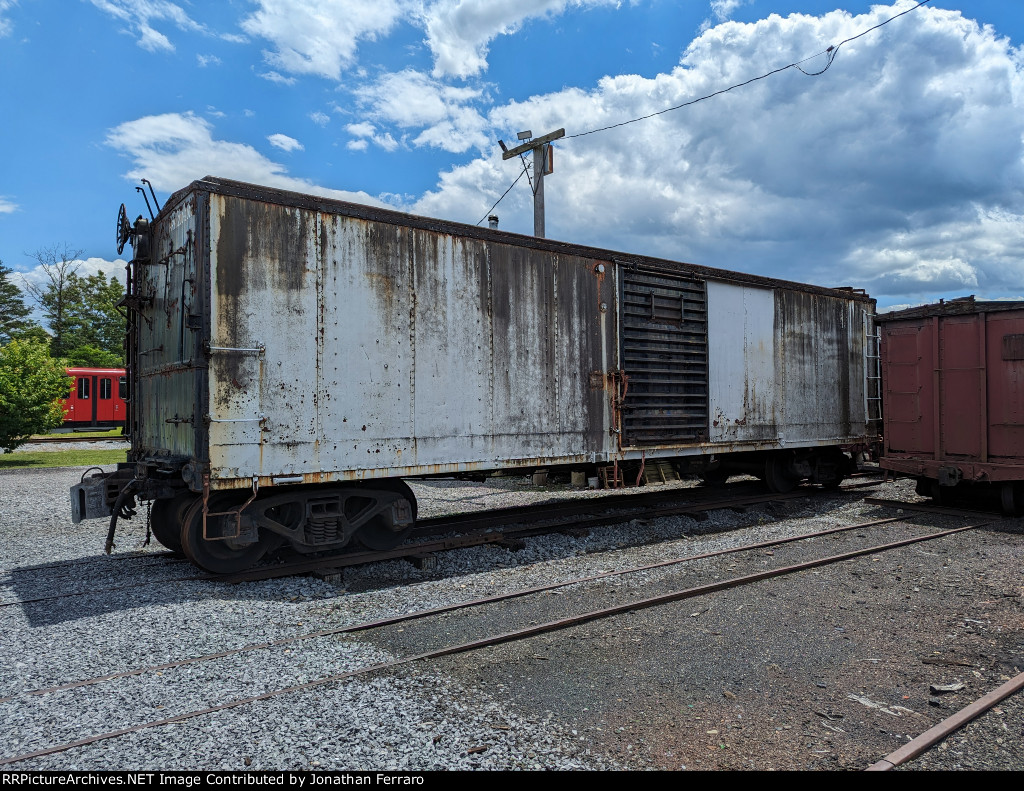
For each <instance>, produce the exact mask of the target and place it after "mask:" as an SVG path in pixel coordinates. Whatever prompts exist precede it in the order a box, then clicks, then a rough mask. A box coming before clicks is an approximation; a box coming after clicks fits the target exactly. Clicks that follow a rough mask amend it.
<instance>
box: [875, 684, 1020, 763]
mask: <svg viewBox="0 0 1024 791" xmlns="http://www.w3.org/2000/svg"><path fill="white" fill-rule="evenodd" d="M1022 689H1024V673H1020V674H1018V675H1016V676H1014V677H1013V678H1011V679H1010V680H1009V681H1007V682H1006V683H1005V684H1003V685H1002V686H999V687H996V688H995V689H994V690H992V691H991V692H989V693H988V694H987V695H985V696H983V697H981V698H978V699H977V700H976V701H974V703H971V704H970V705H968V706H965V707H964V708H962V709H960V711H958V712H956V713H955V714H952V715H950V716H949V717H946V719H944V720H943V721H942V722H940V723H938V724H937V725H935V726H933V727H931V728H929V729H928V730H926V731H925V732H924V733H922V734H921V735H920V736H918V737H917V738H916V739H913V740H911V741H909V742H907V743H906V744H904V745H903V746H902V747H900V748H899V749H898V750H895V751H894V752H891V753H889V754H888V755H887V756H885V758H882V759H881V760H880V761H877V762H876V763H873V764H871V766H869V767H868V768H867V769H866V770H865V771H867V772H888V771H889V770H890V769H895V768H896V767H897V766H900V765H901V764H905V763H906V762H907V761H911V760H913V759H914V758H917V757H918V756H919V755H921V753H923V752H926V751H927V750H929V749H931V747H933V746H934V745H935V744H936V743H938V742H940V741H942V740H943V739H945V738H946V737H947V736H949V735H950V734H952V733H953V732H954V731H957V730H959V729H960V728H962V727H963V726H964V725H966V724H967V723H969V722H970V721H971V720H974V719H976V718H977V717H979V716H981V715H982V714H984V713H985V712H986V711H988V710H989V709H991V708H992V707H993V706H995V705H996V704H997V703H999V702H1001V701H1003V700H1006V698H1008V697H1010V695H1013V694H1015V693H1017V692H1020V690H1022Z"/></svg>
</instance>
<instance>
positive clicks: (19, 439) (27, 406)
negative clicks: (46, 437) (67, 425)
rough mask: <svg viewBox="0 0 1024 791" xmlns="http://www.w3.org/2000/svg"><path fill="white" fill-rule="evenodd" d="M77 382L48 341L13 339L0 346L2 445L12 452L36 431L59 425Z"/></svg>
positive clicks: (0, 426) (0, 421) (0, 444)
mask: <svg viewBox="0 0 1024 791" xmlns="http://www.w3.org/2000/svg"><path fill="white" fill-rule="evenodd" d="M73 381H74V380H73V379H72V378H71V377H70V376H68V375H67V371H65V370H64V363H63V361H61V360H55V359H53V358H52V357H50V354H49V352H48V351H47V348H46V344H45V343H39V342H38V341H11V342H10V343H8V344H7V345H6V346H3V347H0V448H3V449H4V450H6V451H12V450H14V449H15V448H16V447H18V446H19V445H21V444H23V443H24V442H25V441H26V440H28V438H29V437H30V436H31V435H32V434H40V433H43V432H46V431H49V430H50V429H51V428H55V427H56V426H59V425H60V424H61V423H62V422H63V420H64V399H66V398H67V397H68V394H69V393H70V392H71V384H72V382H73Z"/></svg>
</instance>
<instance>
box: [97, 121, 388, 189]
mask: <svg viewBox="0 0 1024 791" xmlns="http://www.w3.org/2000/svg"><path fill="white" fill-rule="evenodd" d="M106 142H107V144H108V145H110V146H112V147H114V148H116V149H118V150H120V151H123V152H125V153H127V155H128V156H129V157H130V158H131V160H132V168H131V169H130V170H129V171H128V172H127V173H126V174H125V177H126V178H128V179H130V180H132V181H138V180H139V179H141V178H148V179H149V180H150V181H151V182H152V183H153V186H154V187H155V188H156V189H157V190H162V191H167V192H173V191H174V190H178V189H181V188H182V187H184V186H185V185H187V184H188V183H190V182H191V181H194V180H196V179H200V178H203V177H204V176H220V177H223V178H230V179H236V180H239V181H248V182H252V183H254V184H262V185H265V186H268V187H278V188H280V189H287V190H295V191H298V192H308V193H314V194H317V195H323V196H325V197H328V198H338V199H340V200H347V201H355V202H357V203H368V204H372V205H376V206H381V205H383V203H382V202H381V201H379V200H378V199H376V198H374V197H372V196H370V195H368V194H366V193H364V192H348V191H346V190H337V189H331V188H328V187H323V186H320V185H318V184H314V183H313V182H310V181H308V180H307V179H301V178H296V177H294V176H289V175H288V172H287V168H285V166H284V165H282V164H280V163H279V162H274V161H273V160H270V159H268V158H267V157H265V156H263V155H262V154H261V153H259V152H258V151H257V150H256V149H254V148H253V147H252V146H249V145H246V144H244V143H234V142H230V141H227V140H218V139H216V138H215V137H214V136H213V126H212V125H211V124H210V122H209V121H206V120H205V119H202V118H199V117H198V116H196V115H194V114H192V113H165V114H163V115H150V116H145V117H143V118H138V119H136V120H134V121H128V122H126V123H123V124H121V125H120V126H117V127H115V128H114V129H111V130H110V132H109V133H108V135H107V138H106Z"/></svg>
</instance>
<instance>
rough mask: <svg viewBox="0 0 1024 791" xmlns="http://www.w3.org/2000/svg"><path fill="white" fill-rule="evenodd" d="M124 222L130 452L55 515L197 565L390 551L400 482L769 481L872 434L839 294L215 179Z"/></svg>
mask: <svg viewBox="0 0 1024 791" xmlns="http://www.w3.org/2000/svg"><path fill="white" fill-rule="evenodd" d="M119 228H120V239H119V241H120V242H121V244H122V245H123V244H124V243H125V241H127V240H129V239H130V240H131V242H132V245H133V248H134V258H133V260H132V262H131V265H130V282H129V292H130V293H129V295H128V297H127V298H126V306H127V308H128V310H129V317H130V318H129V327H128V341H129V366H128V367H129V374H128V378H129V385H130V393H131V405H130V414H129V418H128V429H127V430H128V432H129V433H130V435H131V443H132V444H131V451H130V453H129V462H128V464H126V465H124V467H123V469H122V470H119V472H118V473H116V474H115V475H114V476H112V477H107V478H103V477H99V476H97V477H95V478H90V479H88V480H86V481H85V482H84V483H83V484H81V485H79V486H77V487H75V488H74V489H73V490H72V507H73V511H74V515H75V519H76V521H77V520H78V519H80V518H89V517H93V516H101V515H110V514H111V513H112V512H113V513H114V514H115V516H114V519H115V520H116V513H117V512H122V513H127V511H126V508H127V507H128V505H129V504H130V502H131V501H132V498H135V497H139V498H143V499H154V500H155V501H156V502H155V504H154V510H153V527H154V531H155V532H156V534H157V536H158V538H159V539H160V540H161V541H162V542H163V543H165V544H167V545H168V546H172V547H173V548H179V547H180V548H182V549H184V551H185V553H186V554H188V555H189V556H190V557H191V558H192V559H193V560H194V561H195V562H197V563H199V564H200V565H203V566H205V567H207V568H211V569H215V570H226V569H231V568H238V567H241V566H245V565H248V564H250V563H252V562H254V561H255V560H256V559H258V557H259V556H260V555H262V554H263V553H264V552H265V551H267V549H269V548H271V547H272V546H275V545H277V544H280V543H281V542H290V543H291V544H292V545H293V546H294V547H296V548H297V549H300V550H302V551H314V550H320V549H324V548H332V547H340V546H342V545H344V544H345V543H346V542H348V541H349V540H350V539H351V538H352V537H353V536H357V537H358V538H359V539H360V540H362V541H363V542H364V543H366V544H368V545H370V546H383V545H387V544H391V543H394V542H396V541H398V540H401V538H402V537H403V536H404V535H405V534H406V533H407V531H408V529H409V528H410V526H411V524H412V522H413V519H414V515H415V502H414V499H413V497H412V493H411V491H410V490H409V488H408V487H407V486H406V485H404V484H403V483H401V478H402V477H410V476H426V475H451V474H467V473H475V472H483V471H488V470H501V469H511V468H519V469H523V468H527V469H528V468H535V467H540V466H543V467H548V468H549V467H552V466H555V465H568V466H573V467H583V466H592V465H613V464H615V463H623V462H628V461H631V460H636V461H639V460H644V461H647V460H652V459H658V458H662V459H673V460H675V463H676V464H677V465H678V466H680V467H685V468H686V469H689V470H692V471H695V472H701V473H703V474H705V475H706V476H707V477H709V478H711V477H715V476H716V475H718V476H721V475H724V474H727V473H728V472H729V471H741V470H742V471H750V472H754V473H755V474H758V475H760V476H762V477H764V478H765V480H766V481H767V483H768V484H769V486H771V487H772V488H774V489H777V490H783V489H786V488H790V487H791V486H793V485H795V484H796V482H797V481H799V480H801V479H810V480H812V481H815V482H819V483H825V484H837V483H838V482H839V480H841V478H842V475H843V474H844V471H845V464H846V462H847V459H846V457H845V456H844V455H843V454H842V453H841V448H843V447H847V448H849V447H850V446H855V445H857V444H861V443H865V442H866V441H867V440H868V438H869V435H870V433H871V430H872V426H871V425H870V421H869V410H868V404H869V400H870V398H871V397H872V395H873V394H872V393H870V392H869V384H870V381H869V377H868V367H869V366H868V365H867V363H868V360H867V356H866V350H867V346H866V336H867V334H868V331H869V329H870V327H871V324H872V319H873V314H874V301H873V300H872V299H870V298H869V297H868V296H867V295H865V294H864V293H862V292H858V291H854V290H851V289H840V290H834V289H825V288H818V287H814V286H807V285H800V284H795V283H788V282H782V281H777V280H770V279H766V278H762V277H756V276H753V275H746V274H741V273H736V272H726V271H722V270H716V269H710V268H706V267H700V266H694V265H690V264H681V263H675V262H671V261H665V260H658V259H653V258H647V257H643V256H633V255H625V254H621V253H614V252H610V251H607V250H600V249H594V248H589V247H583V246H580V245H573V244H566V243H560V242H556V241H551V240H546V239H539V238H534V237H528V236H521V235H517V234H511V233H505V232H500V231H497V230H491V229H483V228H477V227H473V226H467V225H459V224H455V223H450V222H443V221H440V220H432V219H426V218H422V217H415V216H411V215H407V214H401V213H398V212H393V211H385V210H381V209H377V208H372V207H368V206H363V205H355V204H349V203H342V202H338V201H332V200H328V199H325V198H319V197H315V196H310V195H302V194H296V193H290V192H282V191H279V190H274V189H268V188H264V187H257V186H253V185H248V184H242V183H238V182H233V181H226V180H223V179H217V178H209V177H208V178H206V179H203V180H202V181H196V182H194V183H192V184H190V185H189V186H188V187H186V188H185V189H183V190H181V191H179V192H177V193H175V194H174V195H173V196H172V197H171V198H170V199H169V200H168V201H167V204H166V205H165V206H164V207H163V209H162V210H161V211H160V213H159V215H158V216H157V217H156V218H155V220H154V221H153V222H152V223H151V224H150V223H147V222H146V221H145V220H141V218H140V220H139V221H136V224H135V226H134V228H129V227H128V225H127V223H126V222H124V221H122V222H121V223H120V225H119ZM118 497H119V498H120V500H119V501H118V502H115V498H118ZM112 521H113V520H112Z"/></svg>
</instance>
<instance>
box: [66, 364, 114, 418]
mask: <svg viewBox="0 0 1024 791" xmlns="http://www.w3.org/2000/svg"><path fill="white" fill-rule="evenodd" d="M68 376H73V377H74V379H75V383H74V384H73V385H72V386H71V395H69V396H68V400H67V401H65V402H64V425H65V426H67V427H70V428H84V427H86V426H88V427H100V426H110V427H115V426H123V425H124V416H125V404H124V399H125V396H126V394H127V380H126V379H125V373H124V368H68Z"/></svg>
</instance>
